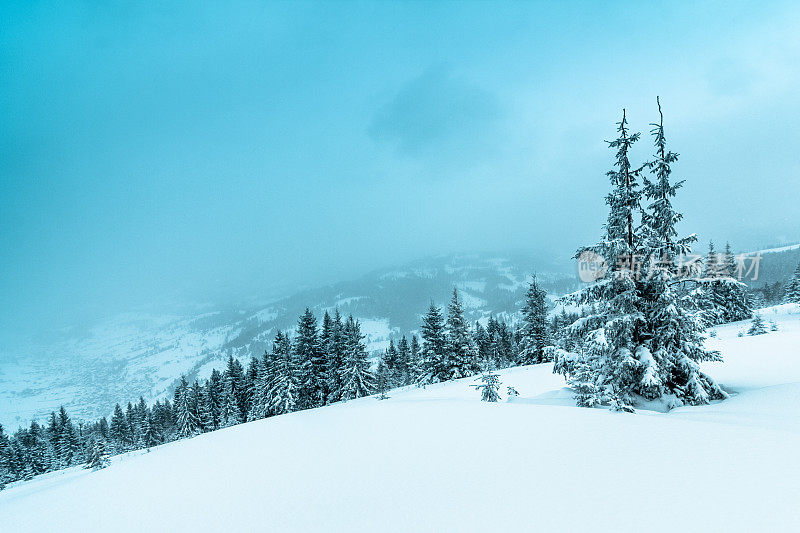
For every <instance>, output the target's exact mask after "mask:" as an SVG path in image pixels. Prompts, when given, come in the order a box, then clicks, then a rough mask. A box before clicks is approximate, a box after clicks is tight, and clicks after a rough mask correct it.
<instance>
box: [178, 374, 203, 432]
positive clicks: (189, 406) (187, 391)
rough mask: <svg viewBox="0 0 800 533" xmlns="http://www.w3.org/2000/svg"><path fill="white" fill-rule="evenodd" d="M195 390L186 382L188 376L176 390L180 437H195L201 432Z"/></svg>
mask: <svg viewBox="0 0 800 533" xmlns="http://www.w3.org/2000/svg"><path fill="white" fill-rule="evenodd" d="M195 392H196V391H195V389H194V387H192V386H189V384H188V383H187V382H186V376H181V381H180V384H179V385H178V387H177V388H176V389H175V411H176V414H177V425H178V427H177V432H178V437H179V438H182V437H193V436H194V435H197V434H198V433H200V432H201V426H200V420H199V419H198V417H197V398H196V396H195Z"/></svg>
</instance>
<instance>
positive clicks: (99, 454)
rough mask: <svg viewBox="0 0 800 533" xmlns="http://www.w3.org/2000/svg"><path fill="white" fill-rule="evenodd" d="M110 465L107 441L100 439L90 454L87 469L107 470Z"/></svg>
mask: <svg viewBox="0 0 800 533" xmlns="http://www.w3.org/2000/svg"><path fill="white" fill-rule="evenodd" d="M108 465H109V459H108V451H107V450H106V444H105V441H103V440H102V439H98V440H97V441H95V442H94V443H93V444H92V449H91V452H90V453H89V460H88V461H87V463H86V468H91V469H92V470H100V469H103V468H106V467H107V466H108Z"/></svg>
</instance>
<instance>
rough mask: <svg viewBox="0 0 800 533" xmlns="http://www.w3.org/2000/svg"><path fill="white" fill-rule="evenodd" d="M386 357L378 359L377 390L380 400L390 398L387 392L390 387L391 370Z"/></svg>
mask: <svg viewBox="0 0 800 533" xmlns="http://www.w3.org/2000/svg"><path fill="white" fill-rule="evenodd" d="M384 359H385V358H384V357H381V358H380V359H378V368H376V369H375V392H376V393H377V394H378V399H379V400H386V399H388V398H389V397H388V396H387V395H386V392H387V391H388V390H389V388H390V385H389V382H390V378H389V375H390V370H389V367H388V366H387V365H386V363H385V360H384Z"/></svg>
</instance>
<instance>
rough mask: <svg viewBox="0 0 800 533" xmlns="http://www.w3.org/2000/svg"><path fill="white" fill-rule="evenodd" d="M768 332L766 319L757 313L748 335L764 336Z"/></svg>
mask: <svg viewBox="0 0 800 533" xmlns="http://www.w3.org/2000/svg"><path fill="white" fill-rule="evenodd" d="M766 332H767V327H766V326H765V325H764V319H762V318H761V315H760V314H758V313H756V316H755V317H753V322H752V323H751V324H750V329H748V330H747V334H748V335H763V334H765V333H766Z"/></svg>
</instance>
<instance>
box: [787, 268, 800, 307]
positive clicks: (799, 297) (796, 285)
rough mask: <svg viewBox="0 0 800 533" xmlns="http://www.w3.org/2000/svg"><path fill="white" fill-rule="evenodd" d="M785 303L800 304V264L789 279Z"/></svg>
mask: <svg viewBox="0 0 800 533" xmlns="http://www.w3.org/2000/svg"><path fill="white" fill-rule="evenodd" d="M784 302H785V303H793V304H800V263H798V265H797V268H795V269H794V274H793V275H792V277H791V278H790V279H789V283H788V284H787V285H786V291H785V293H784Z"/></svg>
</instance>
